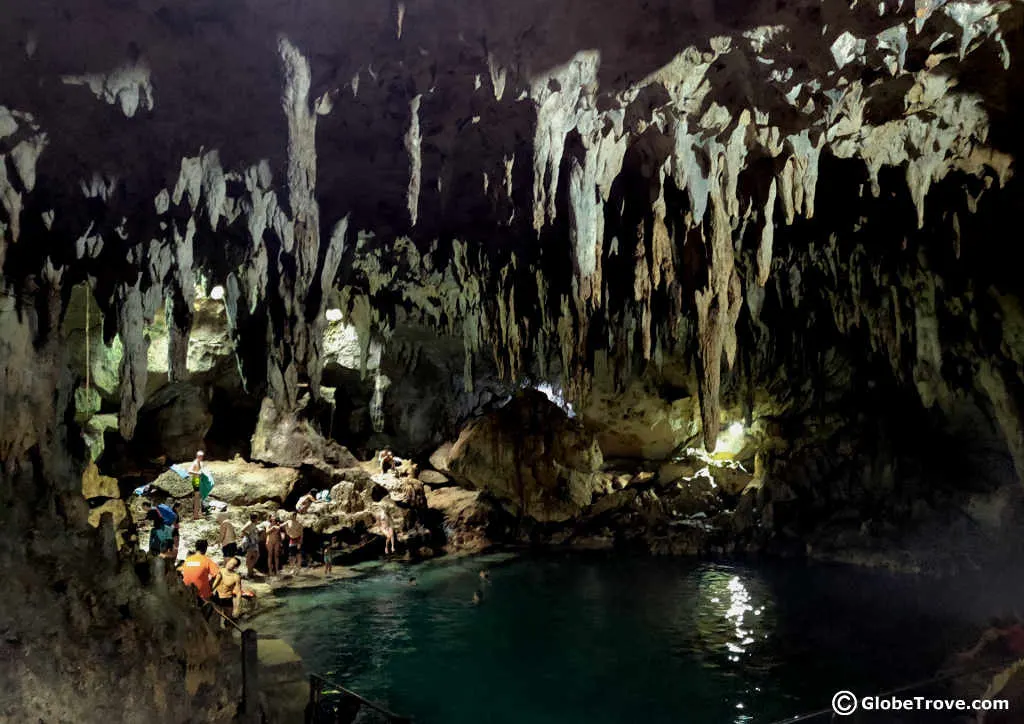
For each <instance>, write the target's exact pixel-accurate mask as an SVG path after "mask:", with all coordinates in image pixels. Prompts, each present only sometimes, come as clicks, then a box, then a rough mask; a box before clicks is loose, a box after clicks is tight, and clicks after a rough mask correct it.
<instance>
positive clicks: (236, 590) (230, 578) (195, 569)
mask: <svg viewBox="0 0 1024 724" xmlns="http://www.w3.org/2000/svg"><path fill="white" fill-rule="evenodd" d="M208 550H209V543H207V541H206V540H205V539H203V540H198V541H196V551H195V553H193V554H191V555H190V556H188V558H186V559H185V561H184V562H183V563H182V564H181V579H182V581H183V582H184V583H185V585H186V586H192V587H193V588H195V589H196V595H198V596H199V598H200V599H201V600H202V601H204V602H207V603H212V604H213V605H214V606H216V607H217V608H218V609H220V611H221V612H222V613H223V614H224V615H225V616H229V617H231V618H238V616H239V614H240V613H241V608H242V596H243V595H244V591H243V589H242V576H241V574H239V573H238V567H239V566H240V565H241V562H240V561H239V559H238V556H228V557H227V558H225V560H224V566H223V568H222V567H221V566H218V565H217V564H216V563H215V562H214V560H213V559H212V558H210V557H209V556H208V555H207V551H208Z"/></svg>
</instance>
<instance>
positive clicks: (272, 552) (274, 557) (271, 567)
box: [266, 516, 282, 576]
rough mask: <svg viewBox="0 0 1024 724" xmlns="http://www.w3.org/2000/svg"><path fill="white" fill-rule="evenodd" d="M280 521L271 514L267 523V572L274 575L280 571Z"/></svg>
mask: <svg viewBox="0 0 1024 724" xmlns="http://www.w3.org/2000/svg"><path fill="white" fill-rule="evenodd" d="M281 535H282V532H281V523H280V521H278V520H277V518H275V517H273V516H271V518H270V520H269V521H268V524H267V533H266V545H267V572H268V573H269V574H270V575H271V576H276V575H277V574H278V573H280V572H281Z"/></svg>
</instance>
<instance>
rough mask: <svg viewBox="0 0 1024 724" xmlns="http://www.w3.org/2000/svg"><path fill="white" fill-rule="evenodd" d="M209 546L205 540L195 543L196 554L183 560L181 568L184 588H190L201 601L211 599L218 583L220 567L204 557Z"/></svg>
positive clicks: (201, 539)
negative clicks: (193, 589) (194, 590)
mask: <svg viewBox="0 0 1024 724" xmlns="http://www.w3.org/2000/svg"><path fill="white" fill-rule="evenodd" d="M208 547H209V544H208V543H207V542H206V540H205V539H203V538H200V539H199V540H197V541H196V552H195V553H194V554H193V555H190V556H189V557H188V558H186V559H185V562H184V563H183V564H182V566H181V579H182V581H184V583H185V585H186V586H192V587H193V588H195V589H196V593H197V594H198V595H199V598H201V599H202V600H203V601H209V600H210V599H211V598H212V597H213V589H214V588H215V587H216V586H217V585H218V584H219V583H220V575H221V574H220V566H218V565H217V564H216V563H214V562H213V559H212V558H209V557H208V556H207V555H206V551H207V549H208Z"/></svg>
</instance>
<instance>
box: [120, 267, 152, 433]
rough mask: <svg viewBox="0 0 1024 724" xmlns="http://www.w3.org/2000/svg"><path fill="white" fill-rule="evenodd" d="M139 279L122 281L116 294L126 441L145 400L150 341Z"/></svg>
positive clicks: (121, 427) (123, 421) (133, 429)
mask: <svg viewBox="0 0 1024 724" xmlns="http://www.w3.org/2000/svg"><path fill="white" fill-rule="evenodd" d="M140 282H141V275H140V278H139V279H137V280H136V281H135V283H134V284H132V285H128V284H122V285H121V286H120V287H118V290H117V294H116V306H115V309H116V313H117V334H118V336H119V337H120V338H121V347H122V350H123V353H122V357H121V410H120V413H119V415H118V418H117V422H118V428H119V430H120V432H121V436H122V437H123V438H124V439H125V440H131V439H132V437H133V436H134V435H135V423H136V421H137V418H138V413H139V410H140V409H142V404H143V402H145V395H146V377H147V375H148V372H149V370H148V367H147V350H148V349H149V340H148V338H147V337H146V333H145V320H144V315H145V312H144V310H143V302H142V293H141V291H140V290H139V284H140Z"/></svg>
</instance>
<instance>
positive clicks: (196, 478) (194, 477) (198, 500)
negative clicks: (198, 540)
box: [179, 450, 204, 520]
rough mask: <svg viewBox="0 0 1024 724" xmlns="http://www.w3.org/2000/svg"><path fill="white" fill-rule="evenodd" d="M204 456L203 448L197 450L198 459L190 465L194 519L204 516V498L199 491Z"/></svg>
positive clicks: (189, 473) (189, 474)
mask: <svg viewBox="0 0 1024 724" xmlns="http://www.w3.org/2000/svg"><path fill="white" fill-rule="evenodd" d="M203 457H204V455H203V451H202V450H198V451H196V459H195V460H193V461H192V464H191V465H189V466H188V478H189V480H190V481H191V482H192V520H201V519H202V517H203V500H202V496H201V494H200V492H199V489H200V485H201V483H202V479H203ZM180 469H181V468H179V470H180Z"/></svg>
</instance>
